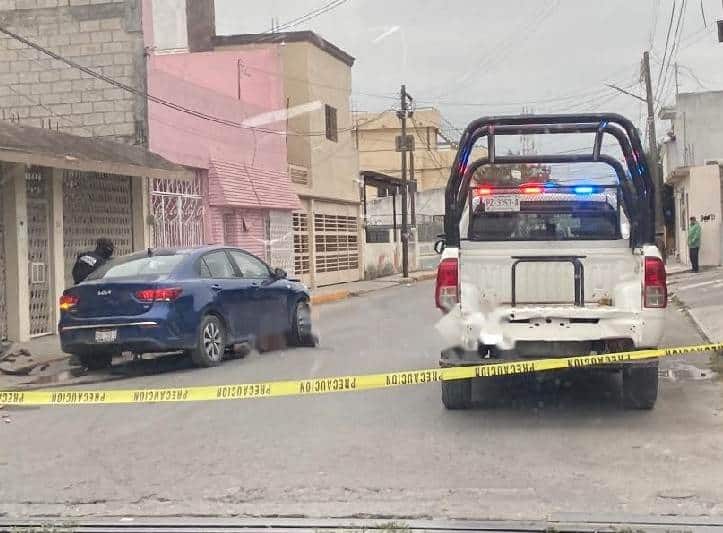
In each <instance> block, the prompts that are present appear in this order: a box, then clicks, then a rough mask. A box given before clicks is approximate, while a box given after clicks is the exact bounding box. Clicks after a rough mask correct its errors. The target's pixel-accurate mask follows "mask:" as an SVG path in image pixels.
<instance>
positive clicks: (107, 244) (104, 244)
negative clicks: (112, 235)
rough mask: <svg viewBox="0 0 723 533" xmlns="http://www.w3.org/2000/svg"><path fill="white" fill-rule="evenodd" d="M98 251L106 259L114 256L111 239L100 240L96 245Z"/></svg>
mask: <svg viewBox="0 0 723 533" xmlns="http://www.w3.org/2000/svg"><path fill="white" fill-rule="evenodd" d="M95 249H96V251H97V252H98V253H99V254H100V255H102V256H103V257H105V258H106V259H107V258H109V257H110V256H112V255H113V250H115V247H114V246H113V242H112V241H111V240H110V239H98V240H97V241H96V243H95Z"/></svg>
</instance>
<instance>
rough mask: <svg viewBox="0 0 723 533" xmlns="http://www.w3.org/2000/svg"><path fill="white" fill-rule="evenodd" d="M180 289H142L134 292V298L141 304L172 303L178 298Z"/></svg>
mask: <svg viewBox="0 0 723 533" xmlns="http://www.w3.org/2000/svg"><path fill="white" fill-rule="evenodd" d="M182 292H183V291H182V289H180V288H177V287H174V288H161V289H142V290H140V291H136V298H137V299H138V300H140V301H141V302H172V301H173V300H175V299H176V298H178V297H179V296H180V295H181V293H182Z"/></svg>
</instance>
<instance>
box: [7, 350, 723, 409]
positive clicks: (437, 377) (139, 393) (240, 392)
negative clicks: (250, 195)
mask: <svg viewBox="0 0 723 533" xmlns="http://www.w3.org/2000/svg"><path fill="white" fill-rule="evenodd" d="M718 350H723V343H719V344H700V345H695V346H681V347H677V348H660V349H655V350H636V351H630V352H616V353H609V354H600V355H583V356H576V357H561V358H554V359H549V358H548V359H530V360H524V361H510V362H507V363H491V364H484V365H475V366H456V367H449V368H432V369H422V370H410V371H404V372H385V373H383V374H366V375H360V376H335V377H327V378H313V379H301V380H292V381H269V382H265V383H244V384H238V385H211V386H204V387H179V388H173V389H135V390H133V389H131V390H100V391H93V390H88V391H86V390H53V391H0V404H6V405H84V404H119V403H156V402H199V401H210V400H247V399H251V398H272V397H277V396H306V395H312V394H329V393H334V392H347V391H363V390H372V389H385V388H389V387H401V386H406V385H420V384H423V383H432V382H435V381H443V380H455V379H468V378H489V377H499V376H511V375H515V374H531V373H534V372H545V371H549V370H559V369H570V368H585V367H592V366H603V365H611V364H616V363H625V362H630V361H638V360H644V359H656V358H661V357H669V356H674V355H682V354H686V353H696V352H698V353H699V352H708V351H718Z"/></svg>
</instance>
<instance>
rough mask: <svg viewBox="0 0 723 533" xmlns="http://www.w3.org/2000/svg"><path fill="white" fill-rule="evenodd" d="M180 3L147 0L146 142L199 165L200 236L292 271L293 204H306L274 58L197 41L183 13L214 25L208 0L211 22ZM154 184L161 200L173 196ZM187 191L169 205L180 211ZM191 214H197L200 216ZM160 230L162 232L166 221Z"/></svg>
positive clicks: (153, 148) (196, 187)
mask: <svg viewBox="0 0 723 533" xmlns="http://www.w3.org/2000/svg"><path fill="white" fill-rule="evenodd" d="M177 4H178V5H175V4H174V3H173V2H162V3H159V2H151V1H150V0H144V2H143V34H144V41H145V45H146V50H147V53H148V62H147V65H148V72H147V75H148V78H147V84H148V87H147V90H148V93H149V94H150V95H152V96H153V98H152V99H151V100H150V101H149V102H148V129H149V148H150V150H151V151H153V152H156V153H158V154H160V155H163V156H164V157H166V158H167V159H169V160H171V161H173V162H175V163H179V164H182V165H186V166H189V167H193V168H195V169H197V176H198V182H197V184H195V185H194V186H193V187H191V190H189V191H185V195H186V196H185V197H187V198H188V199H189V200H192V199H194V198H195V199H198V197H202V205H203V213H204V215H205V216H204V223H203V228H202V232H200V233H202V235H199V236H198V237H196V240H201V239H202V240H203V241H204V242H207V243H225V244H229V245H233V246H240V247H242V248H245V249H247V250H248V251H250V252H252V253H254V254H256V255H258V256H259V257H262V258H264V259H266V260H267V261H268V262H270V263H271V264H273V266H279V267H282V268H284V269H287V270H289V271H291V270H293V236H292V211H293V210H296V209H299V207H300V206H301V204H300V202H299V199H298V197H297V195H296V193H295V192H294V190H293V187H292V184H291V180H290V178H289V175H288V166H287V153H286V132H285V123H284V122H282V121H280V118H279V117H281V116H282V115H279V111H280V110H284V109H285V102H284V93H283V85H282V76H281V64H280V60H279V58H278V55H277V54H274V53H272V52H271V51H270V50H244V51H212V50H210V48H211V47H210V43H208V45H206V46H204V43H203V42H200V43H199V42H197V40H196V41H194V28H193V27H190V26H187V24H186V20H194V21H200V24H203V23H204V20H206V22H207V23H210V24H213V20H212V17H213V13H212V6H213V5H212V3H211V12H210V13H208V12H207V13H205V15H206V19H204V16H203V15H204V13H195V14H193V16H192V14H190V13H187V12H186V11H187V9H193V8H192V7H191V8H187V7H186V4H187V3H186V2H177ZM191 5H192V6H194V5H197V6H202V5H205V4H204V2H199V3H198V4H195V3H193V4H191ZM154 8H156V9H157V10H158V12H154ZM181 15H182V16H181ZM186 15H188V18H187V17H186ZM208 17H211V20H208ZM200 34H201V35H208V32H200ZM204 50H205V51H204ZM163 102H169V103H171V104H170V105H165V104H164V103H163ZM176 106H180V107H183V108H186V109H187V110H194V111H197V112H198V113H195V114H194V113H189V112H185V111H182V110H178V109H177V108H175V107H176ZM158 185H160V186H159V187H156V190H155V191H154V194H155V197H154V201H155V202H156V203H157V204H159V203H162V202H166V201H167V199H166V198H167V196H168V194H169V191H165V190H163V184H158ZM185 197H182V198H181V199H180V200H179V202H178V203H177V204H174V205H173V206H172V209H176V210H178V211H181V210H182V209H183V205H184V204H183V200H184V198H185ZM154 207H155V209H154V210H155V211H158V207H157V205H156V206H154ZM161 211H162V212H163V214H165V212H166V208H165V204H164V205H161ZM188 216H190V217H191V218H194V217H195V218H196V220H197V217H198V213H195V214H194V213H192V212H191V211H189V213H188ZM191 225H192V224H191ZM158 234H159V235H161V236H162V235H163V234H164V233H163V228H162V227H161V229H160V230H159V231H158ZM184 239H185V240H188V237H184V236H183V235H181V236H180V240H181V241H183V240H184ZM161 240H163V239H161ZM166 240H168V239H166ZM176 240H178V239H176ZM171 241H173V239H171Z"/></svg>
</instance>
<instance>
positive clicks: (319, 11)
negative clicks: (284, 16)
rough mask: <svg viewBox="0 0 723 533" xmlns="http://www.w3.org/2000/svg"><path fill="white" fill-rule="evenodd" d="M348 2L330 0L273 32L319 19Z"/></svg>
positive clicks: (346, 0)
mask: <svg viewBox="0 0 723 533" xmlns="http://www.w3.org/2000/svg"><path fill="white" fill-rule="evenodd" d="M348 1H349V0H331V1H329V2H326V3H325V4H324V5H322V6H319V7H318V8H316V9H313V10H311V11H310V12H308V13H306V14H305V15H301V16H300V17H297V18H295V19H292V20H290V21H288V22H286V23H284V24H281V25H280V26H277V27H276V28H275V30H274V31H275V32H277V33H278V32H283V31H287V30H288V29H290V28H293V27H295V26H298V25H299V24H303V23H304V22H308V21H310V20H312V19H315V18H316V17H319V16H321V15H323V14H324V13H328V12H329V11H331V10H333V9H336V8H337V7H339V6H341V5H343V4H345V3H347V2H348Z"/></svg>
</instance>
